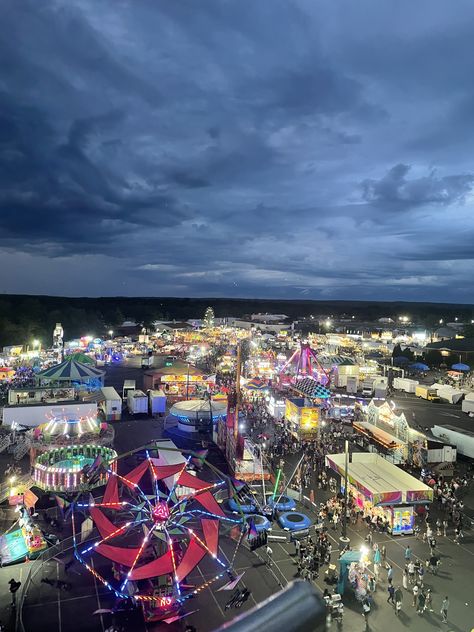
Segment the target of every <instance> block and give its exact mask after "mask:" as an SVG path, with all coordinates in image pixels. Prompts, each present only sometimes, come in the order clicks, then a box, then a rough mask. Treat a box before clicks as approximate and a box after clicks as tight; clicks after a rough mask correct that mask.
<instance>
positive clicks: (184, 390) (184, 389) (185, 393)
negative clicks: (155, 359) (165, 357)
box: [143, 361, 215, 402]
mask: <svg viewBox="0 0 474 632" xmlns="http://www.w3.org/2000/svg"><path fill="white" fill-rule="evenodd" d="M214 382H215V379H214V376H206V375H204V374H203V373H202V371H200V370H199V369H197V368H196V367H195V366H193V365H192V364H189V363H187V362H180V361H177V362H174V363H173V364H172V366H168V367H166V366H165V367H163V368H161V369H157V370H155V371H147V372H146V373H144V376H143V383H144V387H145V390H148V389H150V390H159V389H161V390H163V391H164V393H165V395H166V397H167V399H168V401H171V402H175V401H179V400H182V399H191V398H196V397H199V396H200V395H202V394H203V393H204V392H206V391H207V390H208V386H209V385H210V384H214Z"/></svg>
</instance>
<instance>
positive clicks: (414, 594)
mask: <svg viewBox="0 0 474 632" xmlns="http://www.w3.org/2000/svg"><path fill="white" fill-rule="evenodd" d="M419 592H420V589H419V588H418V584H415V585H414V586H413V607H414V608H415V607H416V604H417V603H418V594H419Z"/></svg>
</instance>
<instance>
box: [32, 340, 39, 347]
mask: <svg viewBox="0 0 474 632" xmlns="http://www.w3.org/2000/svg"><path fill="white" fill-rule="evenodd" d="M39 344H40V341H39V340H37V339H35V340H33V349H36V347H39Z"/></svg>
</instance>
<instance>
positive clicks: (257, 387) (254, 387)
mask: <svg viewBox="0 0 474 632" xmlns="http://www.w3.org/2000/svg"><path fill="white" fill-rule="evenodd" d="M243 386H244V388H247V389H249V390H250V391H262V390H264V389H266V388H268V381H267V380H262V379H261V378H259V377H254V378H253V379H251V380H249V381H248V382H245V384H243Z"/></svg>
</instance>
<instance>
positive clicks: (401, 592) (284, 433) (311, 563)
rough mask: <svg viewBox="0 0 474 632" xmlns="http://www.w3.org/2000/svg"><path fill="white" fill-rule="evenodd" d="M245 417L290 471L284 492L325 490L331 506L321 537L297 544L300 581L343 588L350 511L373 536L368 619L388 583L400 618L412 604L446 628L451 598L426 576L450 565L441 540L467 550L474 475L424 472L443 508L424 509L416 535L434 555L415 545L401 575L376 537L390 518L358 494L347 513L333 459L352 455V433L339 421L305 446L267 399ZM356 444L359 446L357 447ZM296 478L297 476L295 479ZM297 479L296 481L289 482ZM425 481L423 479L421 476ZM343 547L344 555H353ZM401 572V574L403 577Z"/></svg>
mask: <svg viewBox="0 0 474 632" xmlns="http://www.w3.org/2000/svg"><path fill="white" fill-rule="evenodd" d="M245 413H246V415H247V424H248V426H249V428H248V432H249V434H250V435H251V436H252V437H253V438H254V439H255V440H256V441H257V440H258V439H260V443H261V444H263V443H264V444H265V456H266V458H267V459H268V463H269V466H270V468H271V469H272V470H273V471H275V470H276V469H277V468H281V469H282V470H283V469H285V473H286V474H287V477H285V476H283V477H282V481H283V482H282V489H285V488H286V486H288V487H289V488H293V489H295V490H300V491H301V490H303V489H306V490H308V489H310V488H311V489H313V490H316V496H318V495H319V494H318V490H321V492H320V493H322V495H323V496H325V497H326V498H325V500H324V501H323V502H321V503H320V504H319V505H318V506H319V509H317V518H318V519H317V523H318V524H317V529H318V530H317V531H316V532H315V533H316V535H312V536H311V537H307V538H306V539H305V540H303V541H301V540H295V550H296V551H295V557H294V560H295V566H296V572H295V575H296V576H297V577H299V578H302V579H304V580H307V581H314V580H316V579H317V578H318V577H319V576H320V575H321V574H322V568H323V567H326V569H325V572H324V577H325V580H326V581H327V582H328V583H335V582H336V581H337V580H336V576H335V573H331V572H330V571H329V569H330V568H331V566H330V565H331V561H332V559H331V558H332V556H333V555H334V554H333V551H332V549H333V546H332V544H331V540H332V541H337V538H338V537H339V535H340V530H341V525H342V523H343V521H344V511H345V512H346V516H345V518H346V524H347V525H350V526H351V527H352V528H354V529H356V530H357V531H358V532H359V533H365V534H366V535H365V540H366V544H367V545H368V547H369V549H370V551H371V561H372V563H373V566H372V569H373V570H370V571H368V572H367V581H366V587H367V591H366V594H365V596H364V598H363V599H362V600H361V603H360V606H361V614H362V615H363V616H364V618H365V619H366V621H368V620H369V617H370V613H371V610H372V607H373V604H374V595H375V593H376V592H377V588H378V587H379V590H380V584H385V588H386V594H387V602H388V603H389V604H391V605H392V606H393V608H394V613H395V615H397V616H399V615H400V613H401V612H402V609H406V608H409V604H410V603H411V605H412V607H413V608H414V609H415V612H416V613H417V614H418V615H419V616H420V617H421V616H423V615H424V614H425V613H426V612H434V611H435V605H434V601H436V602H438V601H439V603H437V604H436V608H437V611H438V612H439V613H440V615H441V620H442V622H447V620H448V610H449V597H448V596H446V595H441V596H440V597H434V596H433V591H432V588H431V587H430V586H426V585H425V574H426V573H432V574H437V573H438V569H439V567H440V565H441V563H442V561H441V557H440V555H439V552H438V541H437V538H443V537H451V536H453V538H454V541H455V542H456V543H458V544H459V542H460V540H461V539H462V537H463V521H464V513H463V509H464V505H463V501H462V493H463V490H464V489H465V488H466V487H467V486H468V484H469V482H470V477H469V476H461V477H457V478H453V479H452V480H447V479H444V478H443V477H442V476H439V477H433V475H432V474H431V473H423V479H424V480H425V481H426V482H427V483H428V484H429V485H430V486H432V487H433V490H434V496H435V502H434V503H433V506H432V508H431V509H429V508H428V507H426V508H423V510H422V511H421V512H420V515H419V516H418V517H417V523H416V527H415V534H416V537H417V538H420V539H422V540H423V542H424V543H426V554H425V555H421V556H420V555H419V556H418V557H416V556H415V555H414V554H413V553H412V551H411V548H410V547H409V546H407V547H406V549H405V567H404V569H403V570H402V571H401V573H400V576H399V577H396V578H395V577H394V575H395V574H396V572H395V570H394V565H393V564H392V563H390V561H389V560H388V558H387V550H386V546H385V544H380V545H378V544H377V542H376V541H375V539H376V538H377V539H380V536H376V534H377V533H379V534H384V533H387V532H388V531H389V526H390V525H389V521H388V519H387V518H386V517H385V516H384V515H383V513H382V512H380V511H378V510H376V509H374V508H371V507H369V506H366V507H364V508H361V507H360V506H359V504H358V503H356V502H355V499H353V498H352V496H351V494H349V495H348V502H347V507H346V508H345V507H344V499H343V496H342V495H341V494H340V493H337V491H338V490H337V487H338V485H337V482H336V478H335V475H334V474H333V473H332V472H331V470H328V469H327V468H326V466H325V456H326V455H327V454H332V453H340V452H341V451H343V449H344V441H345V439H346V438H347V436H346V434H347V431H345V430H343V429H341V428H344V426H341V424H339V423H338V422H333V421H331V420H330V419H327V420H326V428H325V430H324V431H323V432H321V433H320V434H319V436H318V437H317V439H316V440H313V441H299V440H298V439H297V438H296V437H295V436H294V435H293V434H292V433H291V432H290V431H289V429H288V428H287V427H286V425H285V424H284V423H283V422H281V421H279V420H278V419H274V418H273V417H272V416H271V415H270V414H269V413H268V411H267V407H266V404H265V401H264V399H263V398H261V399H259V398H254V399H253V401H252V402H251V403H248V404H246V407H245ZM351 445H352V446H354V444H353V442H352V444H351ZM289 461H290V462H291V463H292V464H294V463H295V462H296V463H298V464H299V467H297V468H296V470H295V471H293V467H289V468H288V467H286V468H285V467H284V466H285V464H287V463H288V462H289ZM288 472H290V474H288ZM291 474H293V477H292V479H291V480H290V478H289V476H290V475H291ZM418 475H419V474H418ZM338 548H339V552H338V554H339V556H341V555H342V554H343V553H344V552H345V551H346V550H347V549H345V548H343V547H338ZM397 574H398V572H397ZM329 590H330V589H329V588H326V589H325V594H324V597H325V598H326V601H327V603H328V608H329V609H330V611H331V613H332V616H333V617H334V618H337V619H339V620H340V619H341V618H342V614H343V609H344V607H343V604H342V601H339V600H338V601H337V602H334V601H333V600H332V597H333V595H331V593H330V592H329Z"/></svg>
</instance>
